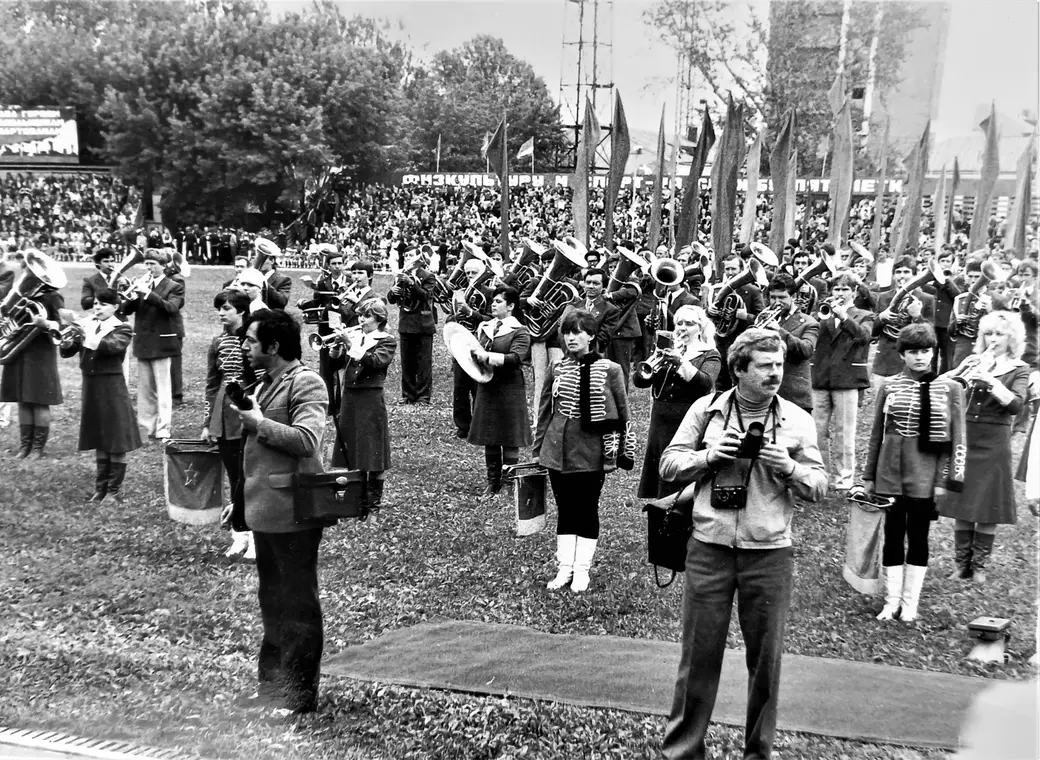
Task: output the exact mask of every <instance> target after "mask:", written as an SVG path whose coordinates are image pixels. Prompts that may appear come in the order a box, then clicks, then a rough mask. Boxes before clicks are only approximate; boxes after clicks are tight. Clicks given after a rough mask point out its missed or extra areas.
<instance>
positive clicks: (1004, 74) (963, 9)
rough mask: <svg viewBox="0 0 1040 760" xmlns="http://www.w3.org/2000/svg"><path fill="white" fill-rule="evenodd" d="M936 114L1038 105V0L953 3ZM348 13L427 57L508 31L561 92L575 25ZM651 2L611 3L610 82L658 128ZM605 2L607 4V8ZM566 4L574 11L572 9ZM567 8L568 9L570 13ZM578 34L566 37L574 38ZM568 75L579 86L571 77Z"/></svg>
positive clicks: (370, 10)
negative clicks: (382, 25)
mask: <svg viewBox="0 0 1040 760" xmlns="http://www.w3.org/2000/svg"><path fill="white" fill-rule="evenodd" d="M952 2H953V13H952V17H951V20H950V29H949V38H948V43H947V49H946V62H945V65H944V71H943V82H942V91H941V94H940V99H939V113H938V115H937V119H936V123H935V124H934V125H933V133H934V134H936V136H937V137H938V138H940V139H941V138H942V137H947V136H952V135H958V134H967V133H970V132H971V129H972V127H973V126H974V125H973V124H972V122H973V117H974V115H975V110H976V108H977V107H978V105H979V104H980V103H988V102H989V101H990V100H991V99H995V100H996V102H997V108H998V110H1001V111H1003V112H1005V113H1007V114H1009V115H1012V116H1017V115H1019V114H1020V113H1021V111H1022V110H1023V109H1032V110H1034V111H1036V110H1037V109H1038V99H1040V95H1038V90H1040V52H1038V39H1040V10H1038V7H1040V6H1038V4H1037V2H1036V0H952ZM337 4H338V5H339V6H340V7H341V9H342V10H343V12H344V13H345V14H346V15H348V16H353V15H356V14H360V15H364V16H377V17H382V18H386V19H388V20H389V21H391V22H392V23H393V24H395V25H397V24H398V23H401V24H403V25H404V31H403V34H404V36H406V37H407V38H408V39H409V40H410V42H411V44H412V46H413V47H414V48H416V49H418V50H420V51H422V52H423V53H424V54H425V55H426V56H432V55H433V54H434V53H436V52H437V51H439V50H446V49H452V48H456V47H458V46H460V45H461V44H462V43H464V42H465V41H467V40H469V39H471V38H472V37H474V36H476V35H478V34H490V35H493V36H496V37H501V38H502V39H503V41H504V42H505V45H506V47H507V48H508V49H509V51H510V52H511V53H513V54H514V55H516V56H517V57H519V58H522V59H524V60H526V61H528V62H529V63H530V64H531V65H532V66H533V67H534V69H535V71H536V72H537V73H538V74H539V75H541V76H542V77H543V78H544V79H545V81H546V83H547V84H548V86H549V91H550V92H551V93H552V95H553V97H554V98H555V97H556V96H557V94H558V93H559V88H560V73H561V68H562V50H563V47H562V42H563V39H564V34H565V28H567V27H568V26H570V27H571V28H572V29H573V28H574V26H573V25H574V22H575V19H576V15H575V9H576V7H577V6H576V5H575V4H573V3H572V4H567V3H565V2H564V0H522V1H520V0H451V1H449V2H445V0H365V1H358V2H354V1H353V0H337ZM652 4H653V3H652V2H647V1H646V0H614V2H613V9H614V14H613V15H614V19H613V20H614V30H613V79H614V83H615V85H616V87H617V88H618V91H619V92H620V93H621V96H622V98H623V99H624V102H625V110H626V112H627V115H628V120H629V124H630V125H631V126H632V127H634V128H643V129H656V128H657V122H658V120H659V119H660V113H661V106H662V105H665V106H666V109H667V117H666V124H668V125H671V124H672V123H673V122H674V118H675V116H674V114H675V91H674V84H673V82H674V77H675V69H676V61H675V57H674V55H673V54H672V52H671V51H670V50H669V49H668V48H667V47H666V46H665V45H663V44H662V43H661V42H659V41H658V40H657V38H656V36H655V32H654V30H653V29H652V28H650V27H649V26H647V25H646V23H645V22H644V21H643V11H644V10H646V8H648V7H649V6H650V5H652ZM269 5H270V7H271V9H272V11H274V12H275V13H278V12H281V11H282V10H284V9H286V8H293V9H299V8H306V7H308V6H309V5H310V3H309V2H307V0H269ZM607 5H608V3H606V2H604V3H602V5H601V7H606V6H607ZM565 9H567V10H566V11H565ZM565 12H566V13H567V14H568V15H567V16H566V18H565ZM576 36H577V35H576V32H573V31H571V32H570V33H569V34H568V39H576ZM568 81H571V82H573V79H569V80H568Z"/></svg>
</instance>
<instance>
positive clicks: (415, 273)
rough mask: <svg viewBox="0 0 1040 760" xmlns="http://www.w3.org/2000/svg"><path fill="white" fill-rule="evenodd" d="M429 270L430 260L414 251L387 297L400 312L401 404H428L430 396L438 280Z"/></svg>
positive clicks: (398, 322) (398, 328)
mask: <svg viewBox="0 0 1040 760" xmlns="http://www.w3.org/2000/svg"><path fill="white" fill-rule="evenodd" d="M424 247H425V248H429V246H424ZM430 251H431V252H432V248H430ZM429 267H430V259H429V258H426V255H425V254H421V253H419V252H418V251H414V250H413V251H412V252H411V254H410V255H409V256H408V258H406V259H405V271H404V272H402V273H401V274H399V275H398V277H397V282H396V283H395V286H394V287H392V288H391V289H390V291H389V292H388V293H387V295H386V300H387V301H388V302H390V303H392V304H396V305H397V307H398V308H399V310H400V314H399V316H398V320H397V332H398V338H399V341H400V346H401V401H400V403H402V404H423V405H429V403H430V399H431V397H432V396H433V336H434V333H436V331H437V310H436V305H435V303H434V290H435V288H436V285H437V278H436V277H435V276H434V274H433V272H431V271H430V269H429ZM409 270H410V271H409Z"/></svg>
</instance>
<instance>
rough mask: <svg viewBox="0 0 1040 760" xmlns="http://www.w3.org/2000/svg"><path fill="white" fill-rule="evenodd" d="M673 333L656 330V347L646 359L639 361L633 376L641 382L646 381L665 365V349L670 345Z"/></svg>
mask: <svg viewBox="0 0 1040 760" xmlns="http://www.w3.org/2000/svg"><path fill="white" fill-rule="evenodd" d="M674 338H675V333H673V332H672V331H671V330H658V331H657V337H656V348H655V349H654V352H653V353H652V354H650V357H649V358H648V359H647V360H646V361H642V362H639V364H637V365H636V368H635V376H636V377H637V378H639V379H640V380H641V381H642V382H648V381H649V380H650V379H651V378H652V377H653V376H654V375H656V374H657V373H658V372H660V371H661V369H662V368H663V367H664V366H665V360H666V358H667V355H666V354H665V351H667V350H668V349H670V348H671V347H672V343H673V341H674Z"/></svg>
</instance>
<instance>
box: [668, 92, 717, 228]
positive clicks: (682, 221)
mask: <svg viewBox="0 0 1040 760" xmlns="http://www.w3.org/2000/svg"><path fill="white" fill-rule="evenodd" d="M714 144H715V127H714V126H713V125H712V123H711V115H710V114H709V113H708V109H707V108H705V109H704V120H703V121H702V122H701V129H700V132H698V133H697V146H696V147H695V148H694V150H693V159H692V160H691V161H690V174H689V176H687V178H686V184H685V185H684V186H683V200H682V207H681V208H680V210H679V226H678V229H677V230H676V233H675V235H676V239H675V247H676V248H682V247H683V246H684V245H689V244H690V243H692V242H693V241H695V240H696V239H697V226H698V223H699V217H700V206H701V192H700V184H701V175H702V174H704V166H705V164H707V163H708V153H709V151H711V146H713V145H714Z"/></svg>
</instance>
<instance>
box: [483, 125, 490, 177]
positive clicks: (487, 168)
mask: <svg viewBox="0 0 1040 760" xmlns="http://www.w3.org/2000/svg"><path fill="white" fill-rule="evenodd" d="M490 144H491V133H490V132H485V133H484V142H483V143H481V145H480V157H481V158H483V159H484V171H486V172H490V171H491V162H490V161H489V160H488V146H489V145H490Z"/></svg>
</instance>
